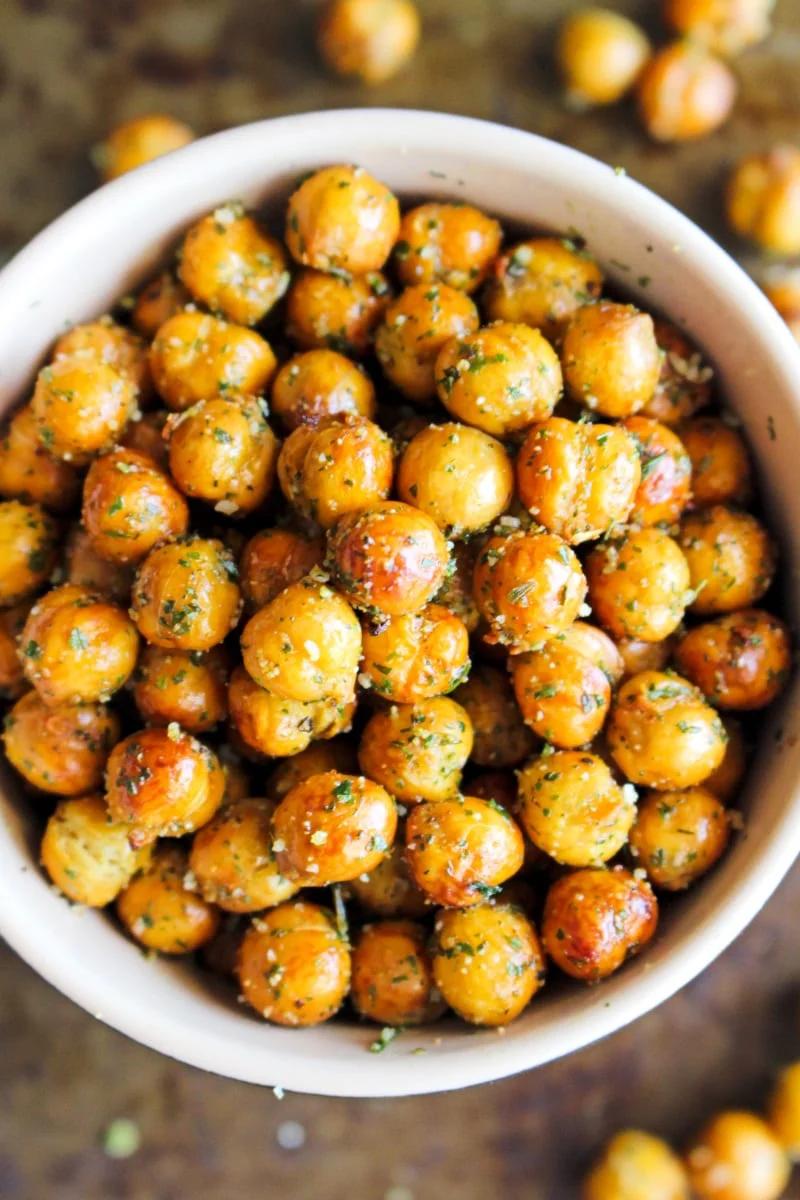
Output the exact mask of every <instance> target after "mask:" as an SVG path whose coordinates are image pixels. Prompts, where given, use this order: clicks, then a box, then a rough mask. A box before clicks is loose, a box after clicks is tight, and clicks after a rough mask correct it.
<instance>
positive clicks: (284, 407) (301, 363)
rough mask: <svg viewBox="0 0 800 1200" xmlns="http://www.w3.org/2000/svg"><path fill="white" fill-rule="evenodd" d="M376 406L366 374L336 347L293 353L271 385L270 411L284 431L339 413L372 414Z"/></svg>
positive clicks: (317, 421)
mask: <svg viewBox="0 0 800 1200" xmlns="http://www.w3.org/2000/svg"><path fill="white" fill-rule="evenodd" d="M375 408H376V404H375V388H374V386H373V383H372V380H371V379H370V377H369V375H367V373H366V371H365V370H364V369H363V367H361V366H359V365H358V364H357V363H354V362H351V361H350V359H349V358H345V356H344V355H343V354H338V353H337V352H336V351H335V350H307V351H306V352H305V354H297V355H295V357H294V358H290V359H289V361H288V362H287V363H285V364H284V366H282V367H281V369H280V371H279V372H278V374H277V375H276V376H275V383H274V384H273V387H272V411H273V413H274V414H275V416H276V417H277V418H278V419H279V421H280V422H281V424H282V425H283V427H284V429H286V430H287V432H291V431H292V430H293V429H297V428H298V426H301V425H316V424H318V423H319V422H320V421H322V420H323V419H325V418H326V417H335V416H338V415H339V414H340V413H341V414H345V413H350V414H352V415H353V416H361V417H374V416H375Z"/></svg>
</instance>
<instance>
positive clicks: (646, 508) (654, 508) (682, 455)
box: [622, 416, 692, 526]
mask: <svg viewBox="0 0 800 1200" xmlns="http://www.w3.org/2000/svg"><path fill="white" fill-rule="evenodd" d="M622 428H623V429H624V430H625V432H626V433H627V434H628V436H629V437H632V438H633V440H634V442H635V443H636V447H637V449H638V451H639V457H640V459H641V464H642V478H641V483H640V484H639V487H638V489H637V492H636V497H635V499H634V502H633V508H632V509H631V512H630V520H631V522H632V523H633V524H634V525H645V526H646V525H674V524H675V523H676V522H677V521H678V520H679V519H680V516H681V513H682V512H683V510H684V509H685V508H686V505H687V504H688V503H689V500H690V498H691V495H692V461H691V457H690V455H689V454H688V453H687V449H686V447H685V446H684V444H683V442H682V441H681V439H680V438H679V437H678V435H677V434H676V433H673V431H672V430H671V429H670V428H669V426H667V425H663V424H662V423H661V422H660V421H654V420H653V419H652V417H642V416H635V417H626V419H625V420H624V421H623V422H622Z"/></svg>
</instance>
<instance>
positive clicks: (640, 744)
mask: <svg viewBox="0 0 800 1200" xmlns="http://www.w3.org/2000/svg"><path fill="white" fill-rule="evenodd" d="M606 737H607V740H608V748H609V750H610V752H611V755H612V757H613V759H614V761H615V763H616V764H617V766H618V767H619V769H620V770H621V771H622V773H623V774H624V775H625V776H626V777H627V778H628V779H630V781H631V782H632V783H635V784H637V785H638V784H641V785H643V786H645V787H651V788H656V789H657V790H658V791H667V792H669V791H681V790H682V789H684V788H689V787H696V785H697V784H699V783H704V782H705V781H706V780H707V779H708V777H709V776H710V775H711V774H712V772H714V771H716V769H717V767H718V766H719V765H720V763H721V762H722V760H723V758H724V757H725V739H726V734H725V729H724V727H723V725H722V722H721V721H720V719H719V717H718V716H717V714H716V713H715V711H714V709H713V708H711V707H710V706H709V705H708V704H706V702H705V699H704V697H703V693H702V692H701V691H700V689H699V688H696V687H693V686H692V684H691V683H689V682H688V681H687V680H686V679H682V678H681V677H680V676H679V675H674V674H671V673H666V672H662V671H642V672H641V674H639V675H634V676H633V678H632V679H629V680H628V681H627V683H624V684H623V685H622V687H621V688H620V690H619V691H618V692H617V694H616V696H615V697H614V700H613V702H612V705H611V714H610V716H609V719H608V723H607V725H606Z"/></svg>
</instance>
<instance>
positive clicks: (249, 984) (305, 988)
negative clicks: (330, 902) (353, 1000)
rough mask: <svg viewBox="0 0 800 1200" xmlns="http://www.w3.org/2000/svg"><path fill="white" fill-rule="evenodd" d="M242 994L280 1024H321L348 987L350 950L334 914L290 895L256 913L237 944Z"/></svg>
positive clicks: (257, 1010) (338, 1003) (334, 1008)
mask: <svg viewBox="0 0 800 1200" xmlns="http://www.w3.org/2000/svg"><path fill="white" fill-rule="evenodd" d="M237 974H238V977H239V983H240V984H241V988H242V992H243V993H244V998H245V1000H246V1001H247V1003H248V1004H249V1005H251V1007H252V1008H254V1009H255V1010H256V1012H258V1013H260V1015H261V1016H262V1017H264V1018H265V1020H267V1021H272V1022H273V1023H274V1024H276V1025H288V1026H300V1025H305V1026H308V1025H319V1024H320V1022H321V1021H327V1020H328V1018H329V1017H332V1016H333V1015H334V1013H335V1012H337V1010H338V1009H339V1008H340V1007H341V1005H342V1002H343V1001H344V998H345V996H346V995H347V992H348V989H349V987H350V949H349V947H348V945H347V943H346V942H345V941H344V940H343V939H342V937H341V936H340V934H339V933H338V932H337V929H336V922H335V921H334V918H333V913H332V912H330V911H329V910H328V909H327V908H321V907H320V906H319V905H318V904H310V903H309V902H308V901H307V900H290V901H289V902H288V903H287V904H280V905H279V906H278V907H277V908H271V909H269V911H268V912H265V913H263V914H262V915H261V916H259V917H256V918H255V919H254V921H253V924H252V925H251V926H250V929H249V930H248V931H247V933H246V934H245V935H244V938H243V939H242V943H241V946H240V947H239V959H238V967H237Z"/></svg>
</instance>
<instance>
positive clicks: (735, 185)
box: [725, 144, 800, 254]
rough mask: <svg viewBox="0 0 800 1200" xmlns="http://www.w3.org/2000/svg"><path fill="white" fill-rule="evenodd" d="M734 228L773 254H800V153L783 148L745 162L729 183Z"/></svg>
mask: <svg viewBox="0 0 800 1200" xmlns="http://www.w3.org/2000/svg"><path fill="white" fill-rule="evenodd" d="M725 211H726V215H727V218H728V222H729V223H730V225H731V228H732V229H733V230H734V231H735V232H736V233H738V234H739V236H740V237H744V238H749V239H750V240H751V241H753V242H755V243H756V245H757V246H758V247H759V249H761V250H765V251H767V252H768V253H770V254H797V253H798V252H800V150H798V149H797V148H796V147H795V146H791V145H787V144H783V145H780V146H773V147H772V149H770V150H768V151H766V153H764V154H753V155H749V156H748V157H746V158H743V159H742V160H741V162H740V163H739V165H738V166H737V167H736V170H735V171H734V172H733V175H732V176H731V178H730V181H729V183H728V190H727V195H726V199H725Z"/></svg>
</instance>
